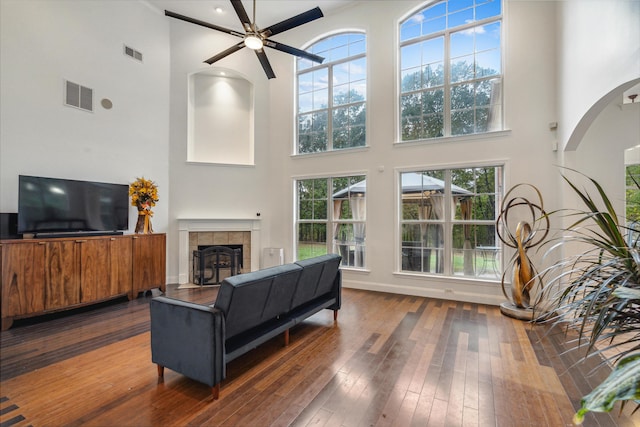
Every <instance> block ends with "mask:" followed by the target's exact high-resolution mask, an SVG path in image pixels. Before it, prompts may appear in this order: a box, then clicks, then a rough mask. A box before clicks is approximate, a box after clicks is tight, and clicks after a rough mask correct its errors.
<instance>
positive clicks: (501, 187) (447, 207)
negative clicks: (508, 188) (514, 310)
mask: <svg viewBox="0 0 640 427" xmlns="http://www.w3.org/2000/svg"><path fill="white" fill-rule="evenodd" d="M487 168H494V169H496V172H495V174H496V175H495V177H494V179H495V180H496V181H495V184H494V190H495V193H491V194H495V196H496V197H495V200H494V205H493V210H494V217H495V218H497V217H498V215H499V210H500V206H501V203H502V200H503V199H504V192H505V177H506V165H505V164H504V162H487V163H477V164H476V163H474V164H462V165H450V166H431V167H430V166H424V167H412V168H403V169H398V170H397V171H396V183H395V191H396V203H397V205H396V239H395V242H396V244H395V248H396V261H395V262H396V269H395V271H396V273H397V274H401V275H413V276H420V277H437V278H438V279H439V280H451V279H454V280H456V279H457V280H459V279H463V280H471V281H475V282H487V281H489V282H495V281H499V280H500V277H501V272H502V270H503V268H504V263H505V260H504V253H505V252H504V245H503V243H502V242H501V241H500V239H499V237H498V235H497V229H494V242H495V245H494V246H483V245H478V246H476V247H474V248H473V249H472V250H473V257H474V260H475V261H474V262H476V263H477V262H478V259H477V257H482V258H481V259H480V263H482V265H481V269H482V271H480V273H479V274H474V275H466V274H464V273H463V274H459V273H457V272H456V270H455V266H454V261H453V258H454V254H455V252H456V251H459V250H461V249H459V248H455V247H453V244H454V243H453V240H454V237H453V235H454V232H453V230H454V227H456V226H460V225H465V224H466V225H470V226H493V227H496V221H495V218H494V219H492V220H490V219H487V220H485V219H473V218H471V219H469V220H464V219H461V218H456V217H455V209H456V207H457V206H458V205H455V204H452V203H451V201H452V191H451V185H452V173H451V171H452V170H464V169H487ZM436 171H442V172H443V173H444V178H443V180H444V181H445V184H446V185H445V189H444V192H443V197H444V199H443V200H444V201H445V203H444V204H443V205H444V208H443V216H442V218H436V219H429V218H427V219H418V220H415V219H406V220H405V219H404V217H403V208H404V205H403V194H404V192H403V188H402V185H403V184H402V176H403V174H406V173H423V172H436ZM498 174H499V175H498ZM482 194H488V193H476V192H473V193H472V195H473V196H477V195H482ZM405 224H410V225H411V224H412V225H421V224H424V225H439V226H441V227H442V234H443V237H442V247H441V248H438V247H429V246H427V245H425V244H424V243H423V244H422V245H421V246H419V247H418V248H419V249H421V250H422V249H431V250H434V249H435V250H438V249H439V250H440V251H441V256H442V271H441V272H438V271H437V270H436V271H435V272H433V271H424V268H421V270H411V269H404V268H403V267H404V264H403V261H405V260H404V259H403V258H404V257H403V251H404V250H405V249H407V248H409V246H407V245H406V244H405V243H406V242H405V241H404V240H403V236H404V235H403V226H404V225H405ZM422 256H424V255H422ZM487 257H493V259H489V260H488V259H487ZM422 262H424V260H422ZM488 262H491V263H497V264H492V265H489V264H488ZM474 265H475V264H474ZM489 267H491V268H493V270H494V271H493V272H494V273H495V274H490V273H491V272H490V271H489V270H488V268H489ZM436 269H437V263H436ZM429 270H430V269H429Z"/></svg>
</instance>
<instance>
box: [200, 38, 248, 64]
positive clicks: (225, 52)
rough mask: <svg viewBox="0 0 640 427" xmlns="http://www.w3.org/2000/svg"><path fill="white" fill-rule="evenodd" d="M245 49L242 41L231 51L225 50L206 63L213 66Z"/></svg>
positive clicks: (232, 47) (230, 49) (231, 48)
mask: <svg viewBox="0 0 640 427" xmlns="http://www.w3.org/2000/svg"><path fill="white" fill-rule="evenodd" d="M243 47H244V41H241V42H240V43H238V44H236V45H233V46H231V47H230V48H229V49H227V50H223V51H222V52H220V53H219V54H217V55H215V56H212V57H211V58H209V59H207V60H206V61H204V62H206V63H207V64H209V65H211V64H213V63H214V62H216V61H219V60H221V59H222V58H224V57H226V56H229V55H231V54H232V53H234V52H237V51H239V50H240V49H242V48H243Z"/></svg>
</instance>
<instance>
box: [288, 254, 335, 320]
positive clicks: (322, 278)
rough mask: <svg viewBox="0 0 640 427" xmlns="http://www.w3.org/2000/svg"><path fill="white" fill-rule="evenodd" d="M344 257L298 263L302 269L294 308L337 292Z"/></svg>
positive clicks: (332, 255) (311, 259) (313, 259)
mask: <svg viewBox="0 0 640 427" xmlns="http://www.w3.org/2000/svg"><path fill="white" fill-rule="evenodd" d="M341 260H342V257H341V256H340V255H336V254H327V255H322V256H318V257H315V258H309V259H305V260H301V261H296V263H295V264H297V265H299V266H300V267H302V273H301V275H300V281H299V284H298V288H297V290H296V293H295V295H294V296H293V305H292V307H293V308H295V307H299V306H301V305H303V304H305V303H307V302H309V301H311V300H313V299H314V298H316V297H319V296H321V295H324V294H327V293H330V292H331V291H335V289H334V286H335V280H336V276H337V275H338V271H339V270H338V268H339V267H340V261H341Z"/></svg>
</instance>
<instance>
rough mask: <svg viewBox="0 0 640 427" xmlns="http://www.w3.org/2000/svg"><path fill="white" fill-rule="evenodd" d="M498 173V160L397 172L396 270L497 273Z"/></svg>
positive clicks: (477, 275) (499, 266)
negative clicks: (398, 266) (398, 255)
mask: <svg viewBox="0 0 640 427" xmlns="http://www.w3.org/2000/svg"><path fill="white" fill-rule="evenodd" d="M502 179H503V178H502V168H501V167H500V166H495V167H494V166H492V167H472V168H461V169H443V170H420V171H411V172H403V173H401V174H400V180H399V182H400V191H399V193H398V194H400V195H401V196H400V212H401V218H400V235H401V241H400V252H401V270H402V271H407V272H416V273H427V274H438V275H445V276H467V277H472V278H474V277H475V278H484V279H497V278H499V277H500V275H501V271H502V255H501V254H502V251H501V248H500V245H499V240H498V239H497V235H496V226H495V221H496V218H497V212H498V211H499V206H500V203H501V197H502V191H503V185H502Z"/></svg>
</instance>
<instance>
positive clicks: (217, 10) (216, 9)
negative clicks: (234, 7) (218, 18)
mask: <svg viewBox="0 0 640 427" xmlns="http://www.w3.org/2000/svg"><path fill="white" fill-rule="evenodd" d="M213 10H215V11H216V13H222V8H221V7H220V6H218V7H216V8H215V9H213Z"/></svg>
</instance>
